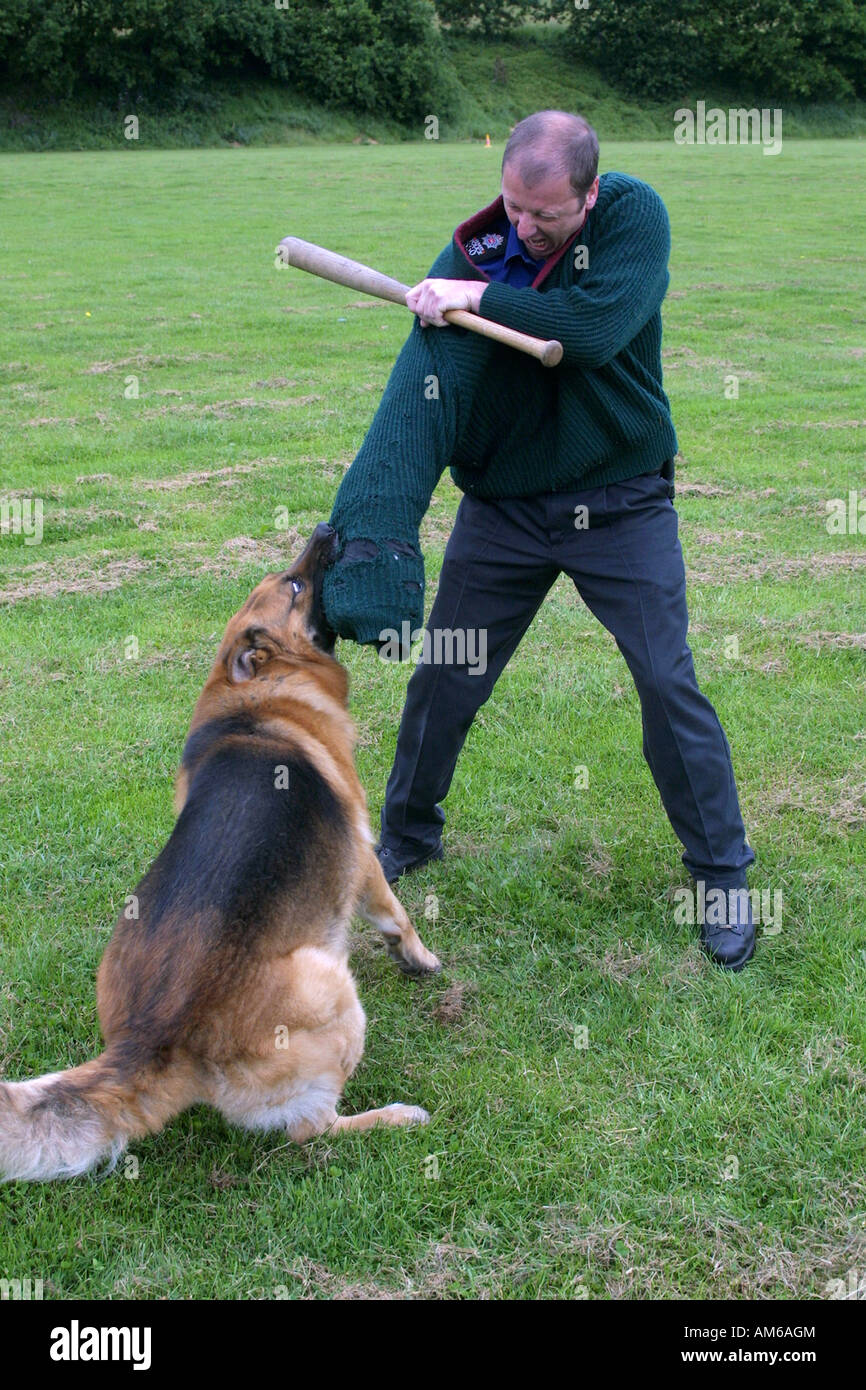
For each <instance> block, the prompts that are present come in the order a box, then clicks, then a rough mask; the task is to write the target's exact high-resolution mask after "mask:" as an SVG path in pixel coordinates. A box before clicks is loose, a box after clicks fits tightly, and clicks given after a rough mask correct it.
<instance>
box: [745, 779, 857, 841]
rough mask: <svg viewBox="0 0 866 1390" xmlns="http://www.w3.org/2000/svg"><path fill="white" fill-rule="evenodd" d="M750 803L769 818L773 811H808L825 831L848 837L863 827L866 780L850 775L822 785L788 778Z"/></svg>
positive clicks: (821, 783) (806, 780)
mask: <svg viewBox="0 0 866 1390" xmlns="http://www.w3.org/2000/svg"><path fill="white" fill-rule="evenodd" d="M753 804H755V805H756V806H757V807H758V808H760V809H761V810H762V811H763V812H764V813H765V814H766V813H769V814H770V815H772V814H773V812H776V811H792V810H793V811H807V812H808V813H809V814H810V815H813V816H817V817H818V818H819V820H821V821H822V822H823V824H824V826H825V827H826V828H828V829H831V828H832V829H833V830H834V831H836V832H838V833H840V834H843V835H847V834H848V833H849V832H850V831H852V830H857V829H860V828H862V827H863V826H864V825H866V780H862V773H861V774H860V776H859V778H858V775H857V774H855V773H849V774H848V775H847V776H844V777H836V778H834V779H833V780H832V781H825V782H813V781H809V780H808V779H807V778H805V777H804V778H797V777H789V778H788V780H787V781H786V782H785V783H784V784H783V785H782V786H777V787H773V788H770V789H769V791H768V792H767V793H766V794H765V795H761V796H760V797H759V798H756V800H755V802H754V803H753Z"/></svg>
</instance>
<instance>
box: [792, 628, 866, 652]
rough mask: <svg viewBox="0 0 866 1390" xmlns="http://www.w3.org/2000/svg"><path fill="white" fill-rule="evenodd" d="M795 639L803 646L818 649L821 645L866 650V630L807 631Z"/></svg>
mask: <svg viewBox="0 0 866 1390" xmlns="http://www.w3.org/2000/svg"><path fill="white" fill-rule="evenodd" d="M797 641H798V642H799V643H800V645H801V646H803V647H815V648H817V650H818V651H820V650H821V649H822V648H823V647H832V648H836V649H841V650H846V649H847V650H851V649H853V648H858V649H859V650H860V651H866V632H808V633H805V634H804V635H803V636H801V637H798V638H797Z"/></svg>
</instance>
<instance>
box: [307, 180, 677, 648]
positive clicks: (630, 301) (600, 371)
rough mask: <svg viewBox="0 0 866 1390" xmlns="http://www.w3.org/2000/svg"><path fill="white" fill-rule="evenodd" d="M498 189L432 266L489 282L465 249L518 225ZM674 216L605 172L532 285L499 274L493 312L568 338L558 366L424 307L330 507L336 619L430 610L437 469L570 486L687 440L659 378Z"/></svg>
mask: <svg viewBox="0 0 866 1390" xmlns="http://www.w3.org/2000/svg"><path fill="white" fill-rule="evenodd" d="M507 225H508V224H507V219H506V218H505V212H504V207H503V203H502V199H501V197H500V198H497V199H496V201H495V202H493V203H491V204H490V205H489V207H486V208H484V209H482V211H481V212H479V213H476V214H475V216H474V217H471V218H470V219H469V220H468V221H467V222H464V223H463V224H462V225H461V226H460V227H458V228H457V230H456V232H455V233H454V237H453V239H452V241H451V245H450V246H448V247H447V248H446V249H445V250H444V251H443V252H442V253H441V255H440V256H439V257H438V258H437V260H436V261H435V263H434V265H433V267H432V269H431V270H430V272H429V274H430V276H431V277H437V278H443V279H449V280H471V279H487V278H488V277H487V276H485V274H484V272H483V270H482V268H481V266H479V265H476V264H475V263H474V262H473V259H472V256H471V255H470V253H469V251H468V250H467V245H469V244H470V243H471V244H472V246H473V247H477V246H478V240H477V239H478V238H479V237H481V236H482V235H483V234H484V233H485V232H486V231H488V230H490V229H496V228H505V229H506V230H507ZM669 250H670V226H669V222H668V216H667V212H666V210H665V206H664V204H663V202H662V200H661V198H660V197H659V195H658V194H657V193H656V192H655V190H654V189H652V188H650V187H649V185H648V184H646V183H643V182H641V180H639V179H635V178H632V177H630V176H629V175H627V174H619V173H608V174H602V176H601V178H600V180H599V195H598V201H597V202H596V205H595V207H594V208H593V209H592V210H591V211H590V212H589V214H588V215H587V218H586V220H585V222H584V225H583V227H582V228H581V229H580V230H579V231H578V232H576V233H575V234H574V236H573V237H572V238H571V239H570V240H569V241H568V242H567V243H566V244H565V245H564V246H563V247H561V248H560V250H559V251H558V252H557V253H556V254H555V255H554V256H552V257H550V258H549V259H548V260H547V261H545V262H544V263H543V265H542V267H541V269H540V271H539V274H538V275H537V276H536V278H535V280H534V281H533V283H532V286H531V287H529V288H527V289H515V288H514V287H513V286H511V285H508V284H505V283H499V282H491V283H490V284H489V285H488V288H487V289H486V290H485V291H484V294H483V295H482V297H481V304H480V313H481V316H482V317H483V318H487V319H492V320H493V321H495V322H496V323H502V324H506V325H508V326H509V327H512V328H517V329H521V330H522V331H523V332H526V333H531V334H533V335H534V336H536V337H539V338H558V339H559V341H560V342H561V343H562V346H563V357H562V361H561V363H560V364H559V366H558V367H553V368H546V367H542V366H541V364H540V363H539V362H536V361H535V359H534V358H531V357H527V356H526V354H524V353H520V352H515V351H514V350H513V349H511V348H507V347H503V346H501V345H500V344H498V343H494V342H492V341H491V340H490V339H488V338H482V337H480V336H479V335H478V334H476V333H470V332H469V331H468V330H467V329H462V328H454V327H451V326H449V327H447V328H433V327H431V328H426V329H424V328H422V327H421V325H420V322H419V320H418V319H416V320H415V322H414V324H413V327H412V329H411V332H410V333H409V337H408V338H407V340H406V342H405V344H404V346H403V348H402V350H401V352H400V355H399V357H398V358H397V361H396V363H395V365H394V368H393V370H392V372H391V376H390V378H389V381H388V384H387V386H386V388H385V393H384V395H383V397H382V400H381V403H380V405H379V409H378V410H377V412H376V415H375V418H374V420H373V422H372V424H371V426H370V429H369V430H368V432H367V435H366V437H365V439H364V442H363V444H362V446H361V449H360V450H359V452H358V454H357V456H356V458H355V460H354V462H353V463H352V465H351V467H350V468H349V470H348V472H347V473H346V475H345V477H344V478H343V481H342V483H341V485H340V488H339V491H338V493H337V497H336V500H335V503H334V508H333V512H332V514H331V525H332V526H334V527H335V528H336V530H337V533H338V535H339V541H340V545H339V552H338V560H337V563H336V564H335V565H334V566H333V567H332V568H331V569H330V570H329V571H328V573H327V575H326V577H325V585H324V604H325V612H326V615H327V617H328V621H329V622H330V624H331V626H332V627H333V628H334V629H335V630H336V631H337V632H338V633H339V634H340V635H341V636H342V637H349V638H353V639H354V640H355V641H357V642H362V643H363V642H377V641H380V640H382V639H381V636H380V634H381V633H382V632H383V631H384V630H385V629H394V630H396V631H397V632H400V630H401V624H402V622H403V621H404V620H408V622H409V623H410V628H411V629H412V630H414V629H416V628H418V627H420V626H421V624H422V622H423V613H424V563H423V559H422V557H421V553H420V547H419V541H418V529H419V526H420V523H421V521H422V519H423V516H424V514H425V512H426V511H427V508H428V506H429V504H430V498H431V496H432V494H433V490H434V488H435V487H436V484H437V482H438V481H439V478H440V477H441V474H442V472H443V471H444V469H445V468H446V467H450V468H451V475H452V477H453V479H454V481H455V483H456V484H457V486H458V487H459V488H461V489H462V490H463V491H464V492H468V493H472V494H473V495H474V496H476V497H481V498H502V497H523V496H531V495H534V494H536V493H541V492H572V491H577V490H578V489H583V488H590V487H597V486H600V485H601V484H603V483H613V482H620V481H623V480H624V479H626V478H631V477H634V476H635V475H636V474H639V473H646V472H649V471H650V470H651V469H654V468H658V467H660V466H661V465H663V464H665V463H666V461H667V460H670V459H672V458H673V455H674V454H675V453H676V449H677V440H676V434H675V432H674V428H673V423H672V421H671V416H670V406H669V402H668V399H667V396H666V395H665V393H664V390H663V389H662V365H661V340H662V325H661V304H662V300H663V299H664V296H665V293H666V291H667V286H668V278H669V277H668V269H667V262H668V254H669Z"/></svg>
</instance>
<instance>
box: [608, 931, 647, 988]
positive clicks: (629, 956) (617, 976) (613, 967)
mask: <svg viewBox="0 0 866 1390" xmlns="http://www.w3.org/2000/svg"><path fill="white" fill-rule="evenodd" d="M654 955H655V952H654V951H633V950H632V948H631V946H630V945H629V943H628V942H627V941H618V942H617V944H616V946H615V947H610V948H609V949H608V950H607V951H605V953H604V959H603V960H602V962H601V964H600V965H599V967H598V968H599V971H600V973H601V974H602V975H606V976H607V978H608V979H609V980H615V981H616V983H617V984H620V985H621V984H623V983H624V982H625V981H626V980H628V979H629V978H630V977H631V976H632V975H634V974H636V973H637V972H638V971H644V970H646V969H647V967H648V966H649V965H650V964H651V963H652V960H653V958H654Z"/></svg>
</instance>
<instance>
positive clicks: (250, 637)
mask: <svg viewBox="0 0 866 1390" xmlns="http://www.w3.org/2000/svg"><path fill="white" fill-rule="evenodd" d="M259 636H260V634H259V633H258V632H256V631H255V630H253V629H247V631H246V632H244V633H243V634H242V635H241V636H240V637H239V638H238V640H237V641H236V642H235V644H234V646H233V647H232V649H231V651H230V652H229V654H228V656H227V657H226V670H227V671H228V677H229V680H230V681H231V682H232V684H233V685H240V683H241V682H242V681H251V680H254V679H255V676H256V673H257V672H258V669H259V667H260V666H262V665H263V664H264V663H265V662H266V661H267V659H268V657H269V656H270V655H271V653H270V651H269V650H268V648H267V647H263V646H261V645H259V643H258V641H257V639H258V637H259Z"/></svg>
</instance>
